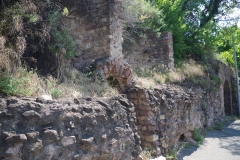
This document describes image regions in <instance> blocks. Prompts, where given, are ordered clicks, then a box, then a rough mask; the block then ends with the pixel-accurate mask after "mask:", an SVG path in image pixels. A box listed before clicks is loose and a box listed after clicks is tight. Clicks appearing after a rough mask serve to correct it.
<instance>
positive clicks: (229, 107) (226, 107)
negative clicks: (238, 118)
mask: <svg viewBox="0 0 240 160" xmlns="http://www.w3.org/2000/svg"><path fill="white" fill-rule="evenodd" d="M224 110H225V115H226V116H229V115H231V113H232V105H231V92H230V87H229V83H228V81H225V82H224Z"/></svg>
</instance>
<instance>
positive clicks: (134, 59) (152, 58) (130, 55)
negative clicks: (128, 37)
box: [123, 31, 174, 69]
mask: <svg viewBox="0 0 240 160" xmlns="http://www.w3.org/2000/svg"><path fill="white" fill-rule="evenodd" d="M144 34H145V37H142V38H139V39H137V40H136V44H134V45H132V46H129V45H128V44H126V45H124V48H123V50H124V52H123V54H124V60H125V61H126V62H128V63H129V64H130V65H131V66H132V68H133V69H135V68H146V67H150V66H161V67H164V68H166V69H173V68H174V59H173V41H172V34H171V33H169V32H163V33H161V35H160V37H158V36H157V34H156V33H155V32H150V31H148V32H146V33H144ZM126 43H127V42H126Z"/></svg>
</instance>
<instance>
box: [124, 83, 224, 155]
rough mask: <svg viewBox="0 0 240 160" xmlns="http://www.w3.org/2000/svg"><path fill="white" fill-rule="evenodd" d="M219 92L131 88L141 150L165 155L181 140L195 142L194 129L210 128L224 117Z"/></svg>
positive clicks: (220, 92)
mask: <svg viewBox="0 0 240 160" xmlns="http://www.w3.org/2000/svg"><path fill="white" fill-rule="evenodd" d="M222 90H223V88H222V86H219V88H218V90H217V91H205V90H204V89H201V88H191V89H190V88H186V87H181V86H175V85H161V86H158V87H156V88H155V89H154V90H148V89H145V88H141V87H135V88H132V89H130V90H129V91H128V93H127V97H128V99H129V100H130V101H131V102H132V103H133V104H134V106H135V112H136V116H137V123H136V124H137V127H138V133H139V135H140V137H141V145H142V147H143V148H144V149H146V148H151V149H154V150H155V151H156V153H160V152H161V153H166V152H168V149H169V147H170V146H173V145H174V144H176V142H178V141H179V139H180V137H181V138H183V139H185V140H186V141H189V142H193V143H194V140H193V139H192V131H193V130H194V128H203V127H207V126H212V125H214V124H217V123H218V122H220V121H221V120H222V118H223V117H224V116H225V110H224V102H223V101H224V96H223V94H222V92H223V91H222Z"/></svg>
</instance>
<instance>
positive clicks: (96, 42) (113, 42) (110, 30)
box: [62, 0, 122, 69]
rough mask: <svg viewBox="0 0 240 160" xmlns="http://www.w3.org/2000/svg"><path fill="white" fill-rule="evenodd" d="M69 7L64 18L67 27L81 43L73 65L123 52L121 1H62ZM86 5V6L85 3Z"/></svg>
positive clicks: (87, 64) (115, 55)
mask: <svg viewBox="0 0 240 160" xmlns="http://www.w3.org/2000/svg"><path fill="white" fill-rule="evenodd" d="M62 3H63V5H64V6H66V7H67V8H68V10H69V11H70V14H69V16H67V17H65V18H64V22H65V24H66V28H67V29H68V30H69V31H70V34H71V35H72V36H73V38H74V40H75V41H76V42H77V45H78V46H79V48H80V49H79V51H78V53H77V56H76V57H75V58H73V60H72V61H73V65H74V67H76V68H78V69H82V68H84V67H86V66H89V64H90V62H91V61H92V60H96V59H103V58H106V57H112V58H115V57H121V56H122V45H121V39H122V23H121V19H120V18H119V17H118V14H116V12H117V11H118V8H120V7H121V1H119V2H116V1H108V0H89V1H84V2H83V0H80V1H73V0H70V1H63V2H62ZM85 5H86V6H85Z"/></svg>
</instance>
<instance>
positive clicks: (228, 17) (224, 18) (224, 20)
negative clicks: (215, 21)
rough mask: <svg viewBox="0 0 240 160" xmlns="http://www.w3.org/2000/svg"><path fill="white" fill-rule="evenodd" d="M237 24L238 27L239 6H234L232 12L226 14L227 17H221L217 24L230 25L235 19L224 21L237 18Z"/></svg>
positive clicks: (239, 17) (239, 21)
mask: <svg viewBox="0 0 240 160" xmlns="http://www.w3.org/2000/svg"><path fill="white" fill-rule="evenodd" d="M237 18H238V20H237V25H238V27H240V9H239V8H236V9H234V10H233V13H231V14H228V16H227V17H221V21H220V22H219V25H220V26H223V27H225V26H230V25H232V24H235V23H236V21H234V20H232V21H226V20H229V19H237Z"/></svg>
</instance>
